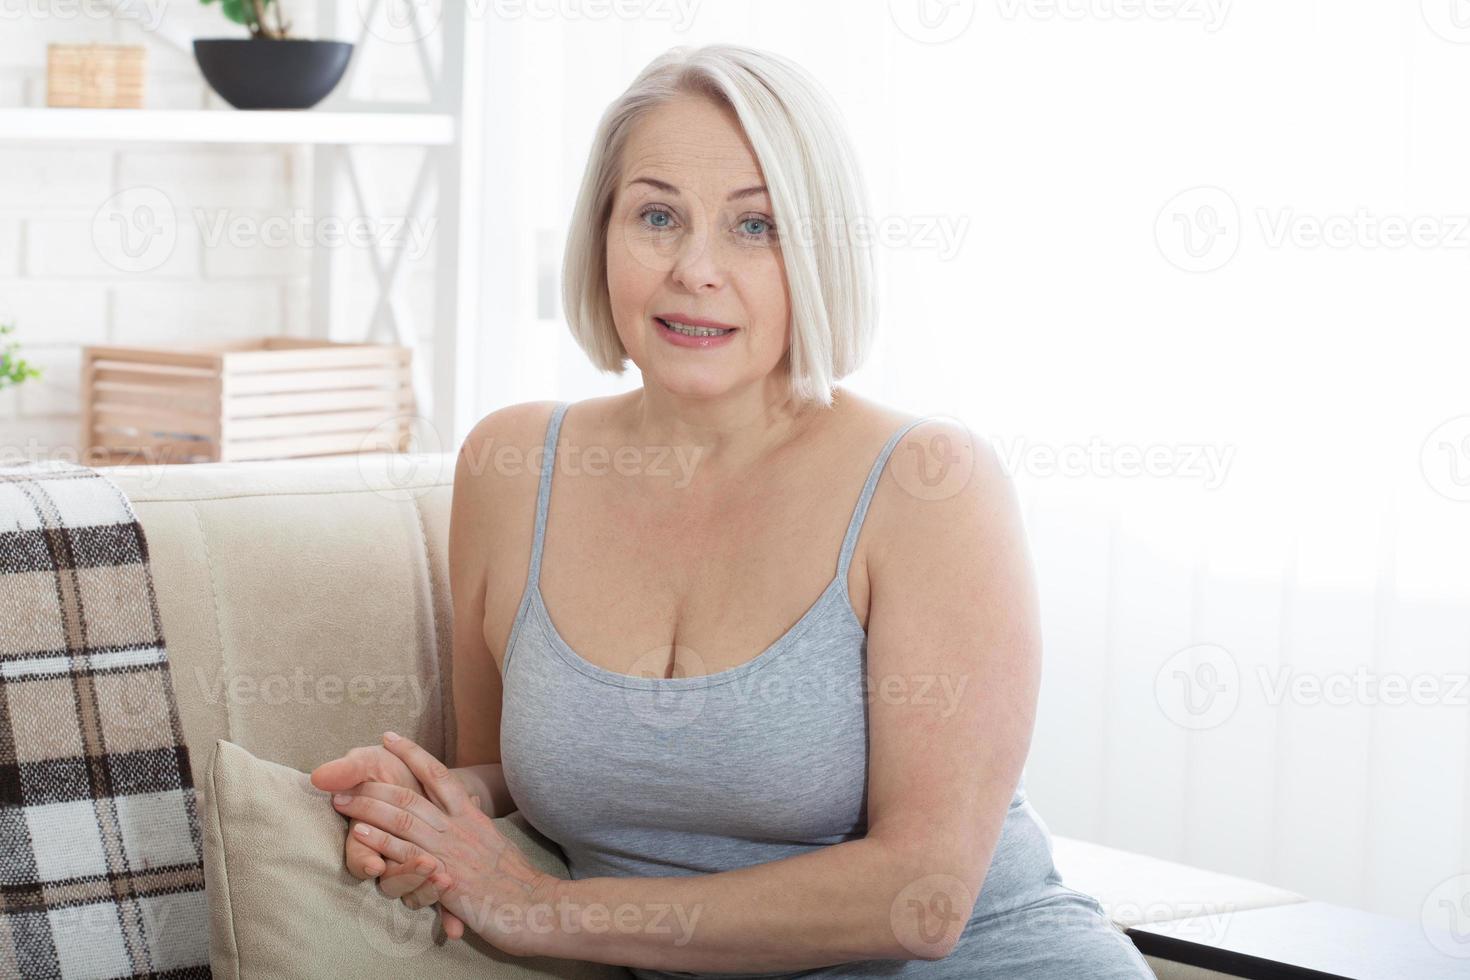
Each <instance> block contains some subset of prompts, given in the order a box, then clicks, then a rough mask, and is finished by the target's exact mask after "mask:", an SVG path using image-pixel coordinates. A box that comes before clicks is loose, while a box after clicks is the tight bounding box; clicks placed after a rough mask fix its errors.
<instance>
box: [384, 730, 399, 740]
mask: <svg viewBox="0 0 1470 980" xmlns="http://www.w3.org/2000/svg"><path fill="white" fill-rule="evenodd" d="M383 737H384V738H386V739H387V740H388V741H390V742H396V741H398V733H397V732H384V733H383Z"/></svg>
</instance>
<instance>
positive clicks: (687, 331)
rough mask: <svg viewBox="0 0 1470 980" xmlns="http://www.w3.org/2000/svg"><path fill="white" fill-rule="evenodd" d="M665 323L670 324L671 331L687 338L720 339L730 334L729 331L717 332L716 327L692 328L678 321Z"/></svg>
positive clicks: (666, 321)
mask: <svg viewBox="0 0 1470 980" xmlns="http://www.w3.org/2000/svg"><path fill="white" fill-rule="evenodd" d="M663 322H664V323H666V324H668V326H669V329H670V330H672V331H674V333H681V334H683V335H684V336H686V337H718V336H720V335H721V334H727V333H729V332H730V331H728V330H717V329H715V328H714V327H691V326H690V325H689V324H687V323H679V322H678V321H677V320H665V321H663Z"/></svg>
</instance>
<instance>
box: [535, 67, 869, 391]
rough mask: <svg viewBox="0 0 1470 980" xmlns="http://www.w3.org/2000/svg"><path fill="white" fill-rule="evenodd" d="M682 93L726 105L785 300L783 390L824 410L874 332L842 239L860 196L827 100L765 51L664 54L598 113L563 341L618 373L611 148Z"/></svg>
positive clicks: (863, 259) (614, 152) (854, 257)
mask: <svg viewBox="0 0 1470 980" xmlns="http://www.w3.org/2000/svg"><path fill="white" fill-rule="evenodd" d="M685 93H693V94H702V95H705V96H708V97H710V98H713V99H715V100H716V101H717V102H719V103H722V104H724V105H726V106H728V107H729V108H730V109H732V110H733V111H734V112H735V115H736V116H737V117H738V119H739V120H740V125H741V127H742V128H743V129H744V131H745V135H746V138H747V139H749V141H750V144H751V147H752V148H753V149H754V151H755V156H756V159H757V161H758V162H759V164H760V167H761V170H762V171H763V173H764V175H765V183H766V187H767V188H768V190H769V192H770V196H771V205H772V209H773V211H774V212H775V213H774V214H773V215H772V217H773V219H774V221H775V224H776V229H777V230H776V234H777V239H778V241H779V244H780V247H781V254H782V261H783V263H784V265H785V272H786V281H787V288H788V290H789V293H790V297H791V349H790V352H789V355H788V359H787V360H785V361H784V362H783V363H784V364H786V365H787V366H788V367H789V369H790V375H791V395H792V397H793V398H794V399H795V400H796V401H797V402H806V401H816V402H819V403H821V404H822V405H824V406H830V405H831V404H832V387H833V385H834V384H835V383H836V382H837V380H838V379H839V378H842V377H845V376H846V375H848V374H851V373H852V372H853V371H855V370H857V369H858V368H859V367H860V366H861V365H862V363H863V361H864V359H865V358H866V357H867V354H868V351H869V349H870V348H871V346H872V341H873V334H874V331H875V328H876V322H875V321H876V318H877V297H876V295H875V292H874V289H875V276H874V273H873V258H872V255H871V253H870V251H869V249H868V247H867V243H866V242H865V241H862V240H860V239H859V238H858V237H855V236H853V235H852V234H851V229H852V227H853V223H854V222H855V221H858V220H860V219H861V218H862V216H863V215H864V214H865V213H866V208H867V196H866V191H865V188H864V185H863V180H862V174H861V172H860V170H859V168H858V163H857V158H856V155H855V154H854V153H853V150H852V146H851V144H850V143H849V141H848V137H847V133H846V132H845V131H844V129H843V126H842V117H841V113H840V111H839V110H838V108H837V106H836V104H835V103H834V102H833V101H832V99H831V98H830V96H828V95H827V93H826V91H825V90H824V89H823V88H822V86H821V84H820V83H818V82H817V81H816V79H814V78H813V77H812V76H811V75H810V74H808V73H807V72H806V71H805V70H804V69H803V68H801V66H799V65H797V64H796V63H795V62H793V61H791V60H789V59H787V58H783V57H780V56H778V55H774V54H770V53H768V52H764V51H758V50H755V49H753V48H747V47H741V46H738V45H731V44H712V45H706V46H704V47H699V48H692V47H689V46H679V47H676V48H672V49H670V50H668V51H666V52H665V53H663V54H662V55H660V56H659V57H657V58H655V59H654V60H653V61H652V62H650V63H649V64H648V66H647V67H646V68H644V69H643V71H642V72H640V73H639V75H638V77H637V78H635V79H634V80H633V83H632V84H631V85H629V86H628V89H627V91H625V92H624V93H623V94H622V95H621V96H619V97H618V99H617V100H616V101H614V102H613V103H612V104H611V105H610V106H608V108H607V110H606V111H605V112H604V113H603V116H602V121H601V122H600V123H599V124H598V127H597V133H596V135H595V137H594V138H593V141H592V150H591V153H590V154H589V156H588V159H587V169H586V170H585V171H584V173H583V176H582V186H581V189H580V191H579V192H578V194H577V203H576V207H575V208H574V209H573V211H572V216H571V227H570V229H569V230H568V234H567V243H566V252H565V254H564V256H563V260H562V305H563V307H564V309H565V311H566V317H567V324H568V326H569V327H570V328H571V331H572V336H573V337H575V338H576V340H577V343H578V344H579V345H580V346H581V348H582V349H583V350H584V351H586V353H587V355H588V357H589V358H591V360H592V363H593V365H594V366H596V367H597V368H598V369H599V370H601V371H604V372H610V373H613V374H622V373H623V371H624V370H625V369H626V366H627V362H628V353H627V351H626V349H625V348H624V347H623V343H622V341H621V340H620V339H619V338H618V332H617V329H616V327H615V326H614V323H613V316H612V304H611V301H610V298H609V296H608V286H607V231H608V221H609V219H610V217H611V214H612V205H613V198H614V195H615V194H616V192H617V188H618V185H619V184H620V183H621V182H622V178H623V174H622V160H623V149H624V147H625V146H626V144H627V142H628V136H629V134H630V132H631V131H632V129H633V126H634V124H635V123H636V122H637V121H638V119H639V118H640V117H642V116H643V115H644V114H645V113H647V112H649V111H650V110H652V109H654V108H656V107H658V106H659V105H661V104H662V103H664V102H666V101H668V100H669V99H671V98H673V97H674V96H676V95H680V94H685ZM834 229H835V231H834ZM813 232H815V234H813Z"/></svg>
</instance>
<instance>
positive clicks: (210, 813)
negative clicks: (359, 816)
mask: <svg viewBox="0 0 1470 980" xmlns="http://www.w3.org/2000/svg"><path fill="white" fill-rule="evenodd" d="M206 779H207V781H208V784H209V787H210V791H209V793H208V794H206V800H207V802H206V803H205V805H204V807H205V808H204V812H203V813H202V814H201V816H202V820H203V824H204V865H205V877H206V879H207V881H208V884H209V889H208V893H209V898H210V943H209V947H210V965H211V968H212V970H213V972H214V975H215V976H216V977H218V978H230V980H234V978H247V980H258V978H288V977H291V978H316V977H377V976H423V977H435V978H442V980H459V978H464V980H471V978H473V980H523V978H525V980H529V978H533V977H564V978H567V980H631V977H632V974H631V973H630V972H629V971H627V970H625V969H624V968H622V967H619V966H606V965H603V964H599V963H588V962H583V961H579V960H561V959H550V958H546V957H514V956H511V955H509V954H507V953H504V952H502V951H500V950H499V949H496V948H495V947H494V946H491V945H490V944H489V943H486V942H485V941H484V940H482V939H481V938H480V937H479V936H477V935H475V934H473V933H470V932H466V933H465V938H464V939H463V940H449V941H446V942H443V944H442V945H436V943H435V937H436V935H437V936H438V937H439V938H440V940H441V941H442V939H443V934H442V930H440V929H439V928H438V927H437V925H436V923H437V920H438V918H439V912H438V910H437V909H434V908H422V909H418V910H410V909H409V908H408V907H407V906H406V905H404V904H403V903H402V902H401V901H398V900H395V899H390V898H388V897H386V896H385V895H383V893H382V892H380V891H379V890H378V887H377V883H376V882H375V881H372V880H369V881H358V880H357V879H356V878H354V877H353V876H352V875H351V874H350V873H349V872H348V871H347V869H346V867H345V866H344V865H343V862H342V845H343V842H344V840H345V838H346V835H347V821H346V820H344V819H343V818H342V817H341V816H340V815H339V814H338V813H337V812H336V811H335V810H333V809H332V805H331V802H330V799H329V796H330V794H328V793H325V792H323V791H321V790H318V789H317V788H316V787H315V786H312V785H311V782H310V780H309V778H308V776H307V774H306V773H304V772H300V771H298V770H295V769H292V768H290V767H288V766H283V765H279V764H278V763H274V762H268V761H266V760H263V759H257V758H256V757H255V756H253V755H251V754H250V753H249V752H248V751H246V750H245V749H243V748H241V747H240V746H238V745H235V744H234V743H232V742H228V741H225V740H224V739H220V740H218V741H217V742H216V744H215V747H214V751H213V754H212V755H211V757H210V760H209V766H208V773H207V777H206ZM495 824H496V826H497V827H498V828H499V829H500V831H501V832H502V833H504V834H505V836H506V837H507V838H508V839H509V840H510V841H511V843H512V844H514V845H515V846H516V847H518V848H520V849H521V850H522V851H523V852H524V853H525V854H526V856H527V858H529V859H530V861H531V862H532V863H533V864H534V865H535V866H536V867H538V868H540V869H541V870H543V871H545V872H547V873H549V874H554V875H557V876H558V877H562V878H565V877H567V870H566V865H565V863H564V862H563V860H562V857H561V855H560V853H559V852H558V851H557V850H556V849H555V845H554V844H552V843H551V842H550V841H548V840H546V838H544V837H542V836H541V835H540V834H538V833H537V832H536V831H535V829H534V828H532V827H531V826H530V825H529V824H528V823H526V821H525V818H524V817H522V816H521V815H520V813H519V812H516V813H513V814H511V815H510V816H508V817H501V818H498V819H497V820H496V821H495Z"/></svg>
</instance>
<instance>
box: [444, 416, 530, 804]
mask: <svg viewBox="0 0 1470 980" xmlns="http://www.w3.org/2000/svg"><path fill="white" fill-rule="evenodd" d="M501 414H502V413H499V412H496V413H491V414H490V415H487V416H486V417H485V418H483V419H481V420H480V422H479V423H478V424H477V425H476V426H475V428H474V429H473V430H471V432H470V434H469V435H468V436H467V437H466V438H465V441H464V444H463V445H462V446H460V450H459V454H458V457H457V459H456V462H455V467H454V491H453V493H454V496H453V499H452V501H451V503H450V513H449V546H448V547H449V556H448V560H449V591H450V596H451V599H452V602H453V606H454V614H453V616H454V621H453V627H452V630H453V646H452V651H451V654H450V658H451V666H450V674H451V696H452V697H453V699H454V718H455V741H454V755H453V756H452V758H453V759H454V761H455V762H456V763H458V765H457V767H456V768H455V769H454V773H455V775H457V776H458V777H459V778H460V781H461V782H463V783H464V785H465V788H466V789H467V790H468V791H469V793H470V794H471V795H472V796H478V797H479V798H480V806H481V809H483V810H484V811H485V812H486V813H488V814H489V815H490V816H492V817H503V816H505V815H506V814H508V813H510V812H511V811H512V810H514V809H515V803H514V802H513V801H512V800H511V798H510V792H509V790H507V789H506V785H505V775H504V772H503V770H502V769H501V765H500V715H501V678H500V668H499V667H498V666H497V665H496V663H495V658H494V656H493V655H492V654H491V651H490V647H489V644H487V643H486V641H485V590H486V567H487V562H488V557H489V552H490V548H491V542H493V541H494V540H495V537H494V533H495V532H494V529H493V528H492V527H491V524H490V516H491V513H492V510H493V508H494V506H495V505H496V499H497V498H498V497H500V496H501V494H502V492H503V491H504V490H505V489H506V488H504V487H502V486H499V485H498V484H500V483H503V482H505V481H504V480H497V479H496V475H495V473H494V472H493V471H492V470H490V469H489V468H488V467H487V462H488V460H487V455H486V450H487V449H488V448H489V447H490V446H493V445H495V443H496V438H495V430H496V428H497V426H498V422H499V416H500V415H501Z"/></svg>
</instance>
